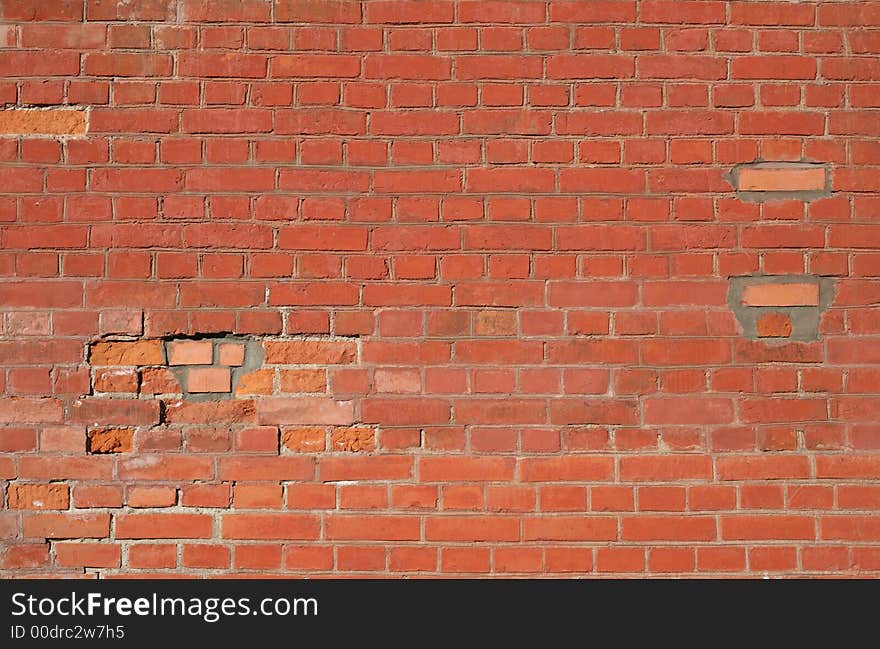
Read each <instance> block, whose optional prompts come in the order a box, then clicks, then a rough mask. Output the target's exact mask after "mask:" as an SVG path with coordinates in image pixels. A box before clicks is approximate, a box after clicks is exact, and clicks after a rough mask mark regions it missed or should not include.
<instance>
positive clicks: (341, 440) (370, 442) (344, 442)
mask: <svg viewBox="0 0 880 649" xmlns="http://www.w3.org/2000/svg"><path fill="white" fill-rule="evenodd" d="M330 448H331V450H334V451H349V452H353V453H357V452H358V451H372V450H375V448H376V433H375V432H374V431H373V429H372V428H364V427H363V426H351V427H350V428H335V429H333V432H332V433H331V434H330Z"/></svg>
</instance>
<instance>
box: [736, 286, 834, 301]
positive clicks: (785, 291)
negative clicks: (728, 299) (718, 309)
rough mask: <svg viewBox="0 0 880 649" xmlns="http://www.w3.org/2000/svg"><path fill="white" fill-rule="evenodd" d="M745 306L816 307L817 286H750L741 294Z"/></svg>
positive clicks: (817, 297)
mask: <svg viewBox="0 0 880 649" xmlns="http://www.w3.org/2000/svg"><path fill="white" fill-rule="evenodd" d="M742 303H743V304H744V305H745V306H818V305H819V285H818V284H752V285H750V286H746V287H745V288H744V289H743V292H742Z"/></svg>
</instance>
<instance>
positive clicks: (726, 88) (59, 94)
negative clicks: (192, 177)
mask: <svg viewBox="0 0 880 649" xmlns="http://www.w3.org/2000/svg"><path fill="white" fill-rule="evenodd" d="M876 88H877V84H876V83H853V82H851V81H850V82H846V83H829V82H827V81H825V82H824V83H805V82H803V81H801V82H800V83H797V82H792V81H788V82H786V83H760V84H756V85H752V84H746V83H713V84H708V83H700V82H698V81H695V80H690V79H687V80H674V79H670V80H666V81H664V82H658V83H649V82H624V83H620V84H618V83H612V82H610V81H594V82H592V83H575V84H573V85H572V84H563V83H558V82H557V83H540V84H539V83H535V82H533V83H528V82H518V81H515V80H507V81H500V80H491V81H486V82H471V83H467V82H457V83H450V84H433V83H431V82H421V83H413V82H393V83H390V84H383V83H376V82H373V83H367V82H354V81H350V82H345V83H340V82H334V81H302V82H298V83H296V84H294V83H291V82H284V81H273V82H269V83H259V82H251V83H241V82H234V81H222V80H215V81H201V82H199V81H179V80H178V81H171V80H169V81H161V82H151V81H113V82H99V81H60V80H59V81H54V82H53V81H39V82H37V81H28V80H23V81H19V82H0V100H2V102H3V103H6V104H12V105H15V104H18V105H23V106H44V105H49V106H57V105H64V104H68V105H72V106H77V105H90V106H103V105H110V106H114V107H116V108H115V110H127V111H129V112H130V111H132V110H133V109H132V108H131V107H135V106H148V105H156V107H157V109H161V108H162V107H165V109H166V110H167V107H171V106H178V107H180V106H198V105H202V106H204V107H206V108H205V109H208V107H210V106H251V107H253V108H266V107H276V106H277V107H290V106H295V107H300V108H301V109H308V108H309V107H317V106H327V107H333V106H343V107H348V108H357V109H366V108H369V109H384V108H391V109H394V108H398V109H400V108H426V107H431V106H435V107H437V108H445V109H450V108H459V109H473V108H476V107H478V106H479V107H482V108H484V109H502V108H505V107H506V108H513V107H519V108H524V107H527V108H530V109H533V110H541V109H550V108H554V109H563V108H569V109H576V108H589V107H597V106H603V107H621V108H656V107H660V106H666V107H668V108H672V109H675V108H703V107H709V106H713V107H715V108H743V109H747V108H754V107H757V106H760V107H764V108H774V107H786V106H789V107H792V106H802V107H803V108H837V109H840V108H844V107H849V108H853V109H860V108H876V107H877V100H876ZM95 110H96V114H97V115H101V114H102V113H101V110H102V109H100V108H96V109H95ZM132 117H133V118H140V117H142V116H141V115H134V114H133V115H132ZM169 119H170V118H169ZM470 119H473V118H470ZM108 121H109V118H105V119H104V120H103V121H101V120H98V121H97V122H96V123H95V125H94V126H93V127H92V129H91V130H92V132H95V130H96V129H100V128H102V124H107V123H108ZM115 124H116V125H118V127H117V129H116V130H118V131H120V132H131V130H130V129H129V128H127V127H126V126H125V125H124V124H120V122H119V121H117V122H116V123H115ZM105 128H106V127H105ZM229 128H231V126H227V131H226V132H229V131H228V129H229ZM483 128H485V127H483ZM107 130H108V131H110V129H107Z"/></svg>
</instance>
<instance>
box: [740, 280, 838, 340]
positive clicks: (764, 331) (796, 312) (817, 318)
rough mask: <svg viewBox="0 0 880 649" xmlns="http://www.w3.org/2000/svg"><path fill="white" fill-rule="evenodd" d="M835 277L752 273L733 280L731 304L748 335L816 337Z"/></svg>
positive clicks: (794, 338)
mask: <svg viewBox="0 0 880 649" xmlns="http://www.w3.org/2000/svg"><path fill="white" fill-rule="evenodd" d="M834 292H835V288H834V280H833V279H832V278H828V277H817V276H810V275H751V276H745V277H733V278H731V280H730V290H729V291H728V298H727V300H728V304H729V305H730V308H731V310H732V311H733V312H734V313H735V314H736V317H737V320H738V321H739V324H740V326H741V327H742V329H743V333H744V335H745V336H747V337H749V338H774V339H777V338H787V339H790V340H800V341H811V340H817V339H818V338H819V333H820V325H821V318H822V314H823V312H824V311H825V310H826V309H827V308H828V307H829V306H830V305H831V303H832V301H833V299H834Z"/></svg>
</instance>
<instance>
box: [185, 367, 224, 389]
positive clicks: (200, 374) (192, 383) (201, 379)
mask: <svg viewBox="0 0 880 649" xmlns="http://www.w3.org/2000/svg"><path fill="white" fill-rule="evenodd" d="M186 388H187V390H189V391H190V392H229V390H230V389H231V378H230V374H229V369H228V368H225V367H194V368H192V369H190V370H189V372H188V373H187V379H186Z"/></svg>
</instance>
